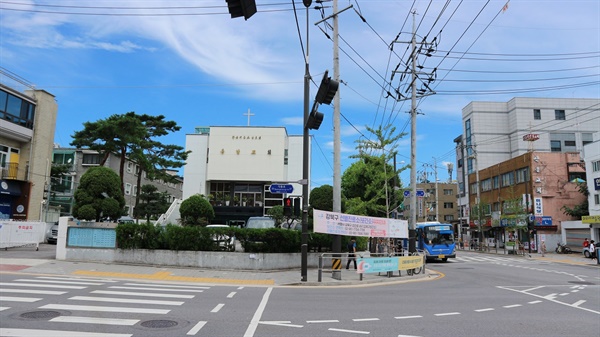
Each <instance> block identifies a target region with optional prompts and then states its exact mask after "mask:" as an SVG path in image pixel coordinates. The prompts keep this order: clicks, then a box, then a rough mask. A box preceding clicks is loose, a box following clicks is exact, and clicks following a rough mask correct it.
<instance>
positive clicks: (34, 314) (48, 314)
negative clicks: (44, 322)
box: [19, 311, 60, 319]
mask: <svg viewBox="0 0 600 337" xmlns="http://www.w3.org/2000/svg"><path fill="white" fill-rule="evenodd" d="M19 316H20V317H22V318H27V319H48V318H54V317H58V316H60V312H58V311H30V312H25V313H22V314H21V315H19Z"/></svg>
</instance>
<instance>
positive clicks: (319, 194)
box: [310, 185, 343, 212]
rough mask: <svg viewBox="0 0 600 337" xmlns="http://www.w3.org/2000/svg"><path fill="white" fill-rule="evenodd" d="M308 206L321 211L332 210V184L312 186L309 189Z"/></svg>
mask: <svg viewBox="0 0 600 337" xmlns="http://www.w3.org/2000/svg"><path fill="white" fill-rule="evenodd" d="M310 206H311V207H312V208H315V209H318V210H321V211H329V212H333V186H331V185H322V186H319V187H316V188H313V189H312V191H310ZM342 209H343V207H342Z"/></svg>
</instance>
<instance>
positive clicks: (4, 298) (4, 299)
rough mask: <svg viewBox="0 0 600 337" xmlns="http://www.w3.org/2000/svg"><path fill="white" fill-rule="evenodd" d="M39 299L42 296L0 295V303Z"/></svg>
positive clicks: (35, 300) (28, 301) (29, 301)
mask: <svg viewBox="0 0 600 337" xmlns="http://www.w3.org/2000/svg"><path fill="white" fill-rule="evenodd" d="M41 300H43V298H35V297H12V296H0V303H1V302H27V303H32V302H37V301H41Z"/></svg>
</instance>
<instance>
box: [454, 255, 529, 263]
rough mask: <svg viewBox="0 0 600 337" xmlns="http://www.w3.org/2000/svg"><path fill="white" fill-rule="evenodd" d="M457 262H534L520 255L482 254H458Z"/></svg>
mask: <svg viewBox="0 0 600 337" xmlns="http://www.w3.org/2000/svg"><path fill="white" fill-rule="evenodd" d="M455 261H457V262H466V263H512V264H516V263H532V262H534V261H533V260H530V259H527V258H524V257H522V256H519V257H509V256H506V257H504V256H481V255H457V256H456V258H455Z"/></svg>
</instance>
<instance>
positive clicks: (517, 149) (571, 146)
mask: <svg viewBox="0 0 600 337" xmlns="http://www.w3.org/2000/svg"><path fill="white" fill-rule="evenodd" d="M599 105H600V100H599V99H586V98H526V97H516V98H513V99H511V100H510V101H508V102H471V103H469V104H468V105H467V106H466V107H464V108H463V111H462V116H463V117H462V120H463V133H462V135H460V136H459V137H457V138H456V139H455V141H454V142H455V144H456V158H457V159H456V160H457V163H456V166H457V174H459V175H460V176H458V177H457V178H458V179H457V180H458V183H459V184H458V188H459V191H458V197H459V200H458V203H459V205H460V206H459V207H460V210H459V214H460V215H459V217H460V218H461V219H463V220H464V221H465V222H466V223H472V219H470V217H469V205H470V204H472V203H473V200H472V199H471V195H473V194H472V192H473V191H472V190H470V186H469V184H470V183H471V182H473V181H476V180H477V177H476V175H477V174H476V173H477V171H481V170H484V169H486V168H489V167H492V166H494V165H498V164H500V163H505V162H507V161H510V160H511V159H513V158H517V157H519V156H522V155H524V154H526V153H529V152H536V153H543V152H547V153H582V152H583V150H584V147H585V145H586V144H590V143H591V142H592V141H593V139H594V138H593V137H594V133H595V132H598V129H599V127H600V125H599V123H598V120H599V118H600V109H598V106H599ZM582 156H585V154H584V153H582ZM572 169H575V168H574V167H572ZM580 170H582V171H583V173H585V169H584V168H582V166H580ZM579 173H582V172H579ZM564 178H566V176H565V177H564ZM480 179H481V178H480ZM529 193H531V192H529Z"/></svg>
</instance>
